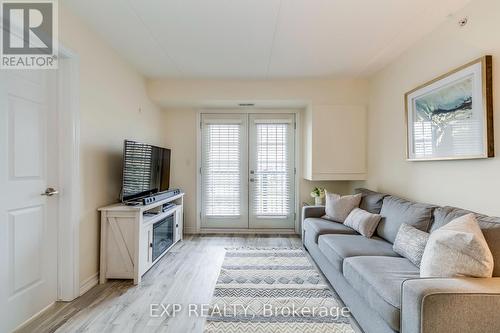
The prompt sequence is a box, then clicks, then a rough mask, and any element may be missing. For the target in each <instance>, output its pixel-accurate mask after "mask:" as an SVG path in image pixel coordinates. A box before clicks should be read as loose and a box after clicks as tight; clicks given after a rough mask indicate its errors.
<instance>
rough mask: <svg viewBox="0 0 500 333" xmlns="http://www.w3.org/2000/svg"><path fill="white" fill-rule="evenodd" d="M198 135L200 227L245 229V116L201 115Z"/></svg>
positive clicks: (246, 168) (246, 202)
mask: <svg viewBox="0 0 500 333" xmlns="http://www.w3.org/2000/svg"><path fill="white" fill-rule="evenodd" d="M201 131H202V147H201V225H202V227H203V228H227V229H231V228H247V227H248V178H247V170H248V162H247V161H248V160H247V115H246V114H202V116H201Z"/></svg>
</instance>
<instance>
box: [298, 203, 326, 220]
mask: <svg viewBox="0 0 500 333" xmlns="http://www.w3.org/2000/svg"><path fill="white" fill-rule="evenodd" d="M323 215H325V206H304V207H302V221H304V220H305V219H307V218H308V217H321V216H323Z"/></svg>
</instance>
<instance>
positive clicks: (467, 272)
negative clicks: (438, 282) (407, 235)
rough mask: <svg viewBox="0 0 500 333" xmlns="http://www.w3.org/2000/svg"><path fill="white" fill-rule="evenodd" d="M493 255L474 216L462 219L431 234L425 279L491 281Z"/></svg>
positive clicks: (423, 268)
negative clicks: (444, 278)
mask: <svg viewBox="0 0 500 333" xmlns="http://www.w3.org/2000/svg"><path fill="white" fill-rule="evenodd" d="M492 273H493V255H492V254H491V251H490V249H489V247H488V244H487V243H486V239H485V238H484V235H483V233H482V231H481V229H480V228H479V224H478V223H477V220H476V218H475V216H474V214H467V215H464V216H461V217H459V218H457V219H455V220H453V221H451V222H450V223H448V224H446V225H445V226H443V227H441V228H439V229H437V230H435V231H434V232H432V233H431V235H430V237H429V241H428V243H427V246H426V248H425V251H424V255H423V257H422V264H421V266H420V276H421V277H455V276H471V277H483V278H488V277H491V276H492Z"/></svg>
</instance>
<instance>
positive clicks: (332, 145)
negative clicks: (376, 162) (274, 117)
mask: <svg viewBox="0 0 500 333" xmlns="http://www.w3.org/2000/svg"><path fill="white" fill-rule="evenodd" d="M366 122H367V113H366V107H365V106H361V105H316V104H314V105H311V106H309V107H308V108H307V110H306V112H305V114H304V119H303V124H304V125H303V131H304V133H303V134H304V138H305V139H304V142H303V144H304V165H303V168H304V178H305V179H307V180H364V179H366V140H367V135H366V130H367V124H366Z"/></svg>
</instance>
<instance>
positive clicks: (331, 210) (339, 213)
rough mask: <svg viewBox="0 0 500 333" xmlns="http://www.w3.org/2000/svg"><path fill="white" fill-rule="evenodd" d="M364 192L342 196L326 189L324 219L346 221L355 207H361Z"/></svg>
mask: <svg viewBox="0 0 500 333" xmlns="http://www.w3.org/2000/svg"><path fill="white" fill-rule="evenodd" d="M361 197H362V194H355V195H346V196H343V197H341V196H340V195H338V194H335V193H328V192H327V191H326V190H325V213H326V214H325V216H323V218H324V219H327V220H331V221H335V222H339V223H344V221H345V219H346V218H347V216H348V215H349V214H350V213H351V211H352V210H353V209H354V208H358V207H359V203H360V202H361Z"/></svg>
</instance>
